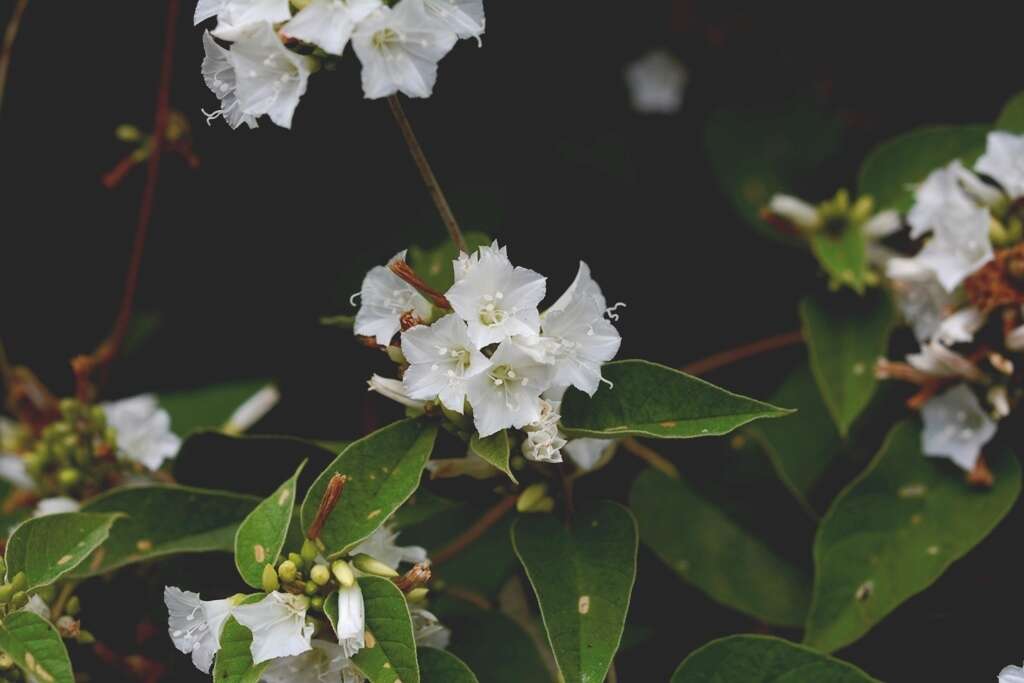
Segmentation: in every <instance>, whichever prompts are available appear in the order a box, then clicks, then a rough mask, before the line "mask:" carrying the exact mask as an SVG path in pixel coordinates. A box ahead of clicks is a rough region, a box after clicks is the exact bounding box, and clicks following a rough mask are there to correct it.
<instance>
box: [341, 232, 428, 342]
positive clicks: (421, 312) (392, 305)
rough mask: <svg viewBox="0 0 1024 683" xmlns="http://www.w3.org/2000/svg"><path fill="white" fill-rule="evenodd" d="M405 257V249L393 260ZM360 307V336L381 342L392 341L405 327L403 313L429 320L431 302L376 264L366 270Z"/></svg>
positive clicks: (358, 320) (357, 316) (357, 326)
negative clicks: (403, 326) (403, 325)
mask: <svg viewBox="0 0 1024 683" xmlns="http://www.w3.org/2000/svg"><path fill="white" fill-rule="evenodd" d="M398 260H400V261H404V260H405V252H404V251H402V252H399V253H398V254H396V255H395V257H394V258H393V259H391V261H389V263H390V262H393V261H398ZM359 296H360V301H361V302H362V303H361V305H360V306H359V311H358V312H356V320H355V326H354V329H353V331H354V332H355V333H356V334H357V335H360V336H364V337H375V338H376V339H377V343H378V344H380V345H381V346H387V345H388V344H390V343H391V339H392V337H394V336H395V334H396V333H397V332H398V331H399V330H400V329H402V316H403V315H405V314H406V313H412V314H413V315H415V316H416V317H418V318H419V319H421V320H428V319H429V318H430V313H431V305H430V302H429V301H427V300H426V299H425V298H423V296H422V295H421V294H420V293H419V292H417V291H416V289H415V288H414V287H413V286H412V285H410V284H409V283H407V282H406V281H405V280H403V279H402V278H400V277H398V276H397V275H395V274H394V273H393V272H391V270H390V269H389V268H387V267H385V266H376V267H374V268H373V269H371V270H370V272H369V273H367V274H366V277H365V278H364V279H363V286H362V289H361V290H360V291H359Z"/></svg>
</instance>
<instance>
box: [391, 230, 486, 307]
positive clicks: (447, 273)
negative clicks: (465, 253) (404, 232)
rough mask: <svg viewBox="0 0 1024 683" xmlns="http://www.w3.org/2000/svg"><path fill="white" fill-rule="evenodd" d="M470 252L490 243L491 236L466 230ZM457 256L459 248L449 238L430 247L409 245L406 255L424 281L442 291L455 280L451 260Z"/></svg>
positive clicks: (465, 236) (445, 290) (464, 236)
mask: <svg viewBox="0 0 1024 683" xmlns="http://www.w3.org/2000/svg"><path fill="white" fill-rule="evenodd" d="M463 238H464V239H465V240H466V247H467V248H468V249H469V251H470V253H472V252H474V251H476V250H477V248H478V247H482V246H485V245H488V244H490V243H491V238H490V237H488V236H487V235H485V234H483V233H481V232H467V233H465V234H464V235H463ZM458 257H459V250H458V249H456V248H455V245H454V244H452V241H451V240H445V241H444V242H443V243H441V244H440V245H439V246H437V247H434V248H432V249H423V248H421V247H410V248H409V253H408V255H407V258H408V261H409V265H410V266H412V267H413V270H415V271H416V273H417V274H418V275H419V276H420V277H421V278H423V280H424V282H426V283H427V284H428V285H430V286H431V287H433V288H434V289H436V290H437V291H439V292H441V293H444V292H447V291H448V289H449V288H450V287H451V286H452V283H453V282H454V281H455V271H454V269H453V267H452V261H454V260H455V259H457V258H458Z"/></svg>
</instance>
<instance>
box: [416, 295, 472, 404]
mask: <svg viewBox="0 0 1024 683" xmlns="http://www.w3.org/2000/svg"><path fill="white" fill-rule="evenodd" d="M402 353H403V354H404V355H405V358H406V360H408V361H409V368H408V369H406V371H405V375H404V376H403V378H402V382H403V384H404V385H405V389H406V392H407V393H408V395H409V396H410V397H411V398H414V399H422V400H433V399H435V398H440V399H441V403H442V404H444V406H445V407H446V408H448V409H449V410H454V411H455V412H457V413H462V411H463V408H464V406H465V402H466V380H468V379H469V378H470V377H473V376H475V375H477V374H479V373H481V372H483V371H485V370H487V368H488V367H490V361H489V360H488V359H487V357H486V356H484V355H483V354H482V353H480V351H478V350H477V348H476V346H475V345H474V344H473V342H472V341H470V339H469V331H468V328H467V327H466V323H465V321H463V320H462V319H461V318H459V316H457V315H446V316H445V317H443V318H441V319H440V320H438V321H437V322H435V323H434V324H433V325H430V326H429V327H428V326H427V325H418V326H416V327H413V328H411V329H409V330H406V331H405V332H404V333H402Z"/></svg>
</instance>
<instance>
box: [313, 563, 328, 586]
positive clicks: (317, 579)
mask: <svg viewBox="0 0 1024 683" xmlns="http://www.w3.org/2000/svg"><path fill="white" fill-rule="evenodd" d="M309 578H310V579H312V580H313V583H315V584H316V585H317V586H326V585H327V582H328V581H330V580H331V570H330V569H328V568H327V565H326V564H317V565H313V568H312V569H310V570H309Z"/></svg>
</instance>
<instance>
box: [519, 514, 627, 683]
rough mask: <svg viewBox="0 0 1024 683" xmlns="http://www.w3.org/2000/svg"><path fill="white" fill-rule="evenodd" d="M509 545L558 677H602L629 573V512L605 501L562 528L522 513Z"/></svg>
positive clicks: (584, 680) (570, 681) (578, 681)
mask: <svg viewBox="0 0 1024 683" xmlns="http://www.w3.org/2000/svg"><path fill="white" fill-rule="evenodd" d="M512 544H513V546H514V547H515V551H516V554H517V555H518V556H519V560H520V561H521V562H522V563H523V567H524V568H525V569H526V575H527V577H529V579H530V583H531V584H532V585H533V590H534V593H536V595H537V601H538V603H539V604H540V613H541V616H542V617H543V619H544V627H545V630H546V631H547V634H548V641H549V642H550V643H551V649H552V650H553V651H554V653H555V660H556V661H557V662H558V668H559V670H560V671H561V672H562V676H563V678H564V679H565V682H566V683H588V682H591V681H593V682H595V683H599V682H600V681H603V680H604V677H605V675H606V674H607V673H608V667H609V666H610V665H611V662H612V658H613V657H614V656H615V651H616V650H617V649H618V647H619V641H620V640H621V639H622V628H623V625H624V624H625V622H626V612H627V611H628V609H629V599H630V594H631V592H632V590H633V581H634V579H635V578H636V553H637V527H636V521H635V520H634V519H633V515H632V514H630V512H629V510H627V509H626V508H624V507H622V506H621V505H619V504H617V503H611V502H607V501H602V502H598V503H597V504H595V505H593V506H591V507H589V508H584V509H583V510H580V511H577V513H576V516H575V518H574V519H573V523H572V527H571V528H568V529H567V528H566V527H565V526H563V525H562V524H561V523H560V522H559V521H558V520H557V519H555V517H553V516H551V515H526V516H524V517H521V518H520V519H518V520H516V523H515V524H514V525H513V527H512Z"/></svg>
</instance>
